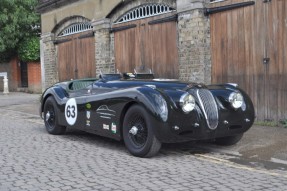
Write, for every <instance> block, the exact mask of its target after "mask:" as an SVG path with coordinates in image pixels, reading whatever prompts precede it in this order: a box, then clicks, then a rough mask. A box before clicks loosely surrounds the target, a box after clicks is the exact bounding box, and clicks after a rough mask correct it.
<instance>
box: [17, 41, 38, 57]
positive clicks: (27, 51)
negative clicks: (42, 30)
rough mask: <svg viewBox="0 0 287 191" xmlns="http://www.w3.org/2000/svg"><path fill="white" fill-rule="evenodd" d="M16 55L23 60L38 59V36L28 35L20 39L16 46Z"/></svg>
mask: <svg viewBox="0 0 287 191" xmlns="http://www.w3.org/2000/svg"><path fill="white" fill-rule="evenodd" d="M18 55H19V58H20V59H21V60H22V61H24V62H31V61H39V60H40V39H39V38H38V37H30V38H26V39H24V40H23V41H21V42H20V44H19V48H18Z"/></svg>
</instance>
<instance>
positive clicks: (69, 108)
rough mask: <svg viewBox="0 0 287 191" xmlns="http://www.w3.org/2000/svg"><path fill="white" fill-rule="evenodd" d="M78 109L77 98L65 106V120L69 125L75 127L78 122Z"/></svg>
mask: <svg viewBox="0 0 287 191" xmlns="http://www.w3.org/2000/svg"><path fill="white" fill-rule="evenodd" d="M77 116H78V108H77V102H76V99H75V98H71V99H69V100H68V101H67V103H66V106H65V118H66V121H67V123H68V124H69V125H74V124H75V123H76V121H77Z"/></svg>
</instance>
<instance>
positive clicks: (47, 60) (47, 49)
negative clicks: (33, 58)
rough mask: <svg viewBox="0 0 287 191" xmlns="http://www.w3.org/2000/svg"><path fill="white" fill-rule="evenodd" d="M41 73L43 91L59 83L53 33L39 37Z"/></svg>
mask: <svg viewBox="0 0 287 191" xmlns="http://www.w3.org/2000/svg"><path fill="white" fill-rule="evenodd" d="M41 71H42V72H41V73H42V74H41V75H42V88H43V90H44V89H46V88H48V87H50V86H51V85H53V84H54V83H56V82H58V81H59V77H58V72H57V56H56V47H55V45H54V34H53V33H45V34H42V36H41Z"/></svg>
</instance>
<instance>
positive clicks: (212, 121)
mask: <svg viewBox="0 0 287 191" xmlns="http://www.w3.org/2000/svg"><path fill="white" fill-rule="evenodd" d="M190 93H191V94H192V95H193V96H195V97H196V98H197V99H198V101H199V104H200V107H201V108H202V110H203V113H204V116H205V119H206V122H207V125H208V127H209V128H210V129H216V128H217V125H218V108H217V105H216V102H215V99H214V97H213V95H212V93H211V92H210V91H209V90H207V89H197V90H192V91H190Z"/></svg>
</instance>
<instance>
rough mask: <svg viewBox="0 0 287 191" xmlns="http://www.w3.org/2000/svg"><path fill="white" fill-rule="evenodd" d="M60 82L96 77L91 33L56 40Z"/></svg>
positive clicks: (93, 43)
mask: <svg viewBox="0 0 287 191" xmlns="http://www.w3.org/2000/svg"><path fill="white" fill-rule="evenodd" d="M57 42H58V46H57V50H58V54H57V55H58V57H57V61H58V62H57V63H58V76H59V80H60V81H65V80H71V79H80V78H92V77H95V76H96V65H95V40H94V36H93V34H92V33H81V34H76V35H71V36H68V37H66V38H64V39H61V40H58V41H57Z"/></svg>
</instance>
